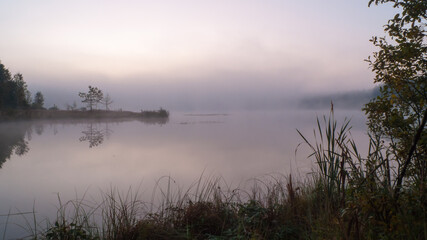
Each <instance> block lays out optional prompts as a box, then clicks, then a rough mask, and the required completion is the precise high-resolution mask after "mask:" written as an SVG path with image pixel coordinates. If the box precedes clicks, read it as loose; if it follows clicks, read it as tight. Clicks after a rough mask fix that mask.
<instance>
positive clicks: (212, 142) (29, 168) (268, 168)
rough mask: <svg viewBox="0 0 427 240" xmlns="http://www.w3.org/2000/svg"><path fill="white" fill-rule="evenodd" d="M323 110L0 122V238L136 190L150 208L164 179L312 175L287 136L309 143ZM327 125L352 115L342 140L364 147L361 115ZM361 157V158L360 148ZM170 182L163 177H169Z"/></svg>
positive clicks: (183, 182) (237, 183)
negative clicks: (74, 202)
mask: <svg viewBox="0 0 427 240" xmlns="http://www.w3.org/2000/svg"><path fill="white" fill-rule="evenodd" d="M325 113H326V114H327V113H328V111H321V110H319V111H308V110H283V111H263V112H261V111H252V112H227V113H183V112H172V113H171V116H170V118H169V120H167V121H166V120H164V121H139V120H130V119H129V120H123V121H115V120H101V121H94V120H86V121H83V120H63V121H52V122H49V121H41V120H40V121H18V122H3V123H0V139H1V140H0V166H1V168H0V192H1V195H0V215H1V216H0V236H3V232H4V229H5V227H6V226H5V224H6V222H8V226H7V234H6V236H7V238H16V237H22V236H25V231H23V230H22V228H21V227H19V226H17V225H15V224H14V223H19V224H22V225H24V226H25V224H26V223H25V220H23V219H24V217H23V216H25V218H27V220H30V221H32V217H33V216H32V214H27V215H19V216H11V217H9V219H7V217H6V215H7V214H8V213H19V212H21V213H24V212H32V211H33V207H34V209H35V211H36V217H37V218H38V219H44V218H45V217H53V216H55V214H56V208H57V207H58V194H59V196H60V197H61V199H62V201H64V202H65V201H67V200H71V199H76V198H82V197H84V198H86V199H91V200H93V201H98V200H99V196H100V192H102V191H104V192H105V191H108V190H109V189H111V188H116V189H118V191H120V192H126V191H127V190H128V189H129V188H130V187H132V188H133V189H138V191H139V194H140V196H141V198H142V200H143V201H147V202H149V201H152V200H151V199H152V196H153V189H154V187H155V186H156V183H157V182H160V183H159V184H163V182H162V181H168V182H169V179H172V182H173V187H175V188H182V189H186V188H188V187H189V186H190V185H191V184H192V183H194V182H196V181H197V180H198V179H199V178H200V176H202V175H203V177H204V178H209V177H222V178H223V180H224V182H226V183H227V184H228V185H229V186H231V187H240V188H244V187H245V185H247V183H248V182H250V180H251V179H253V178H257V177H262V176H265V175H266V174H284V175H288V174H290V173H292V175H294V176H299V177H300V178H301V177H304V176H305V174H307V173H309V172H310V171H311V169H312V168H313V164H312V160H310V159H307V156H308V155H309V153H310V152H309V149H308V148H307V147H306V146H301V147H300V148H299V149H298V151H297V152H295V150H296V148H297V146H298V144H299V143H301V142H302V139H301V138H300V137H299V135H298V133H297V131H296V129H299V130H300V131H301V132H303V133H304V134H305V135H306V136H307V137H309V138H310V139H312V136H313V128H314V127H315V126H316V115H318V116H321V115H322V114H325ZM335 115H336V119H337V120H338V121H339V123H341V122H342V120H343V119H344V116H347V117H349V118H352V121H351V125H352V126H353V129H352V136H353V137H354V139H355V140H356V142H357V143H359V144H360V148H361V149H362V150H365V149H366V148H367V144H368V143H367V136H366V126H365V121H366V120H365V117H364V116H363V114H362V112H360V111H343V110H341V111H340V110H336V113H335ZM362 152H363V151H362ZM169 177H170V178H169Z"/></svg>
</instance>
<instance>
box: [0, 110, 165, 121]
mask: <svg viewBox="0 0 427 240" xmlns="http://www.w3.org/2000/svg"><path fill="white" fill-rule="evenodd" d="M68 118H72V119H106V118H110V119H111V118H135V119H141V118H143V119H152V118H162V119H164V118H169V112H168V111H166V110H164V109H159V110H152V111H141V112H132V111H106V110H93V111H78V110H45V109H37V110H35V109H29V110H16V109H11V110H0V120H32V119H34V120H36V119H68Z"/></svg>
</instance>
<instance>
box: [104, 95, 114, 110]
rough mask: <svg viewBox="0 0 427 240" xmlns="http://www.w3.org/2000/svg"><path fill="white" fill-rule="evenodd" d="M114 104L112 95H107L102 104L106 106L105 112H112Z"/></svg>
mask: <svg viewBox="0 0 427 240" xmlns="http://www.w3.org/2000/svg"><path fill="white" fill-rule="evenodd" d="M112 103H113V100H112V99H111V97H110V94H108V93H107V95H106V96H105V97H104V98H103V99H102V104H103V105H105V110H106V111H108V110H110V105H111V104H112Z"/></svg>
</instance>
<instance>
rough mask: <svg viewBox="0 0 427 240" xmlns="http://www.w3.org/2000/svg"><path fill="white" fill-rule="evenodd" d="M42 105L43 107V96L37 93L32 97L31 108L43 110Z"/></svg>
mask: <svg viewBox="0 0 427 240" xmlns="http://www.w3.org/2000/svg"><path fill="white" fill-rule="evenodd" d="M43 105H44V96H43V94H42V93H41V92H37V93H36V95H34V101H33V108H36V109H43Z"/></svg>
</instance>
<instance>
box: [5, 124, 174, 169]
mask: <svg viewBox="0 0 427 240" xmlns="http://www.w3.org/2000/svg"><path fill="white" fill-rule="evenodd" d="M129 121H135V120H134V119H121V120H117V119H105V120H104V119H103V120H102V121H99V120H98V121H93V120H92V121H90V122H89V123H88V121H87V120H62V121H58V120H57V121H22V122H0V168H2V166H3V164H4V163H5V162H6V161H7V160H9V159H10V158H11V156H12V155H13V154H15V155H17V156H22V155H24V154H26V153H28V152H29V151H30V147H29V142H30V141H31V140H32V137H33V133H36V134H37V135H39V136H40V135H42V134H43V133H44V132H45V128H46V126H48V127H50V128H51V129H52V130H53V135H57V134H58V132H59V129H58V126H61V125H67V124H83V129H82V131H81V133H82V134H83V136H81V137H80V138H79V141H80V142H88V143H89V148H92V147H96V146H99V145H101V144H102V143H103V142H104V140H105V138H106V139H108V138H109V137H110V136H111V135H112V134H113V130H112V129H111V126H110V125H111V124H118V123H122V122H129ZM136 121H138V122H141V123H143V124H146V125H160V126H162V125H164V124H167V123H168V121H169V120H168V119H148V120H146V119H143V120H142V119H140V120H136Z"/></svg>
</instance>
